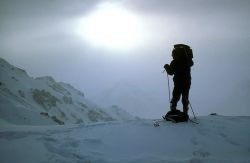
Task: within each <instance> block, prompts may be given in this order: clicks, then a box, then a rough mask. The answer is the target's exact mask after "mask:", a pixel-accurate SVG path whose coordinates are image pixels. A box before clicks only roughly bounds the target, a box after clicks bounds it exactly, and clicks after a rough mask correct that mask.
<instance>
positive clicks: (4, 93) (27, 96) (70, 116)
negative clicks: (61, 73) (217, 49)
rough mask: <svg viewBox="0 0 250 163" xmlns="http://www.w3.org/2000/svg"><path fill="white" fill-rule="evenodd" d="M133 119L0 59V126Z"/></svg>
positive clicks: (50, 79)
mask: <svg viewBox="0 0 250 163" xmlns="http://www.w3.org/2000/svg"><path fill="white" fill-rule="evenodd" d="M128 119H135V118H134V117H133V116H131V115H130V114H128V113H126V112H125V111H124V110H121V109H120V108H119V107H116V109H113V108H105V109H104V108H101V107H99V106H97V105H96V104H94V103H93V102H91V101H90V100H88V99H86V97H85V95H84V93H83V92H81V91H79V90H77V89H75V88H74V87H73V86H71V85H70V84H67V83H63V82H56V81H55V80H54V79H53V78H52V77H49V76H45V77H39V78H36V79H34V78H32V77H30V76H28V74H27V73H26V72H25V71H24V70H22V69H20V68H17V67H15V66H13V65H11V64H9V63H8V62H6V61H5V60H4V59H2V58H0V125H1V124H6V123H10V124H23V125H48V124H67V123H69V124H72V123H91V122H100V121H112V120H128Z"/></svg>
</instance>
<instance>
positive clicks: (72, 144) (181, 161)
mask: <svg viewBox="0 0 250 163" xmlns="http://www.w3.org/2000/svg"><path fill="white" fill-rule="evenodd" d="M159 121H160V122H159V123H160V126H159V127H154V125H153V120H134V121H124V122H121V121H120V122H105V123H100V122H99V123H93V124H89V125H64V126H61V125H54V126H53V125H50V126H20V125H8V124H5V125H2V126H0V144H1V146H0V162H2V163H20V162H25V163H36V162H39V163H40V162H51V163H59V162H60V163H64V162H67V163H165V162H173V163H186V162H190V163H203V162H204V163H206V162H209V163H210V162H211V163H217V162H218V163H221V162H222V163H223V162H225V163H249V162H250V126H249V124H250V117H236V116H235V117H230V116H205V117H198V120H197V121H198V122H199V124H194V123H192V122H188V123H178V124H174V123H172V122H166V121H161V120H159Z"/></svg>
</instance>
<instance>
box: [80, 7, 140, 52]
mask: <svg viewBox="0 0 250 163" xmlns="http://www.w3.org/2000/svg"><path fill="white" fill-rule="evenodd" d="M143 31H144V29H143V25H142V23H140V20H139V18H138V17H137V16H136V15H134V14H133V13H132V12H129V11H128V10H126V9H125V8H123V7H121V6H118V5H115V4H110V3H104V4H101V5H99V6H98V7H97V9H96V10H95V11H93V12H92V13H91V14H89V15H88V16H87V17H85V18H83V19H81V20H80V23H79V25H78V27H77V33H78V34H79V35H80V36H81V37H83V38H84V39H85V40H86V41H87V42H89V43H92V44H93V45H95V46H101V47H104V48H110V49H116V50H126V49H131V48H135V47H138V46H140V45H142V43H143V40H144V36H145V32H143Z"/></svg>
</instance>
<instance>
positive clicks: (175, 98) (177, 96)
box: [170, 84, 181, 110]
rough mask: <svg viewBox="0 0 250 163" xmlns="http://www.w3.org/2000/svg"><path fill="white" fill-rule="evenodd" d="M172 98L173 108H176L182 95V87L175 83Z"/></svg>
mask: <svg viewBox="0 0 250 163" xmlns="http://www.w3.org/2000/svg"><path fill="white" fill-rule="evenodd" d="M172 96H173V97H172V100H171V106H170V107H171V108H170V109H171V110H176V106H177V103H178V101H179V100H180V97H181V90H180V87H179V86H178V85H177V84H175V86H174V89H173V94H172Z"/></svg>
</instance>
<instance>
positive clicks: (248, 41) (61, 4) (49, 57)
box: [0, 0, 250, 118]
mask: <svg viewBox="0 0 250 163" xmlns="http://www.w3.org/2000/svg"><path fill="white" fill-rule="evenodd" d="M104 2H107V1H98V0H85V1H84V0H73V1H68V0H51V1H49V0H44V1H39V0H22V1H20V0H1V1H0V21H1V22H0V35H1V39H0V57H3V58H4V59H6V60H7V61H9V62H10V63H12V64H14V65H16V66H19V67H21V68H23V69H26V70H27V72H28V73H29V74H30V75H31V76H35V77H37V76H43V75H51V76H53V77H55V79H56V80H57V81H65V82H68V83H71V84H72V85H73V86H75V87H77V88H78V89H81V90H83V91H84V92H85V93H86V95H87V96H88V97H89V98H92V99H96V101H97V102H99V103H100V104H102V105H111V104H118V105H120V104H121V105H122V106H123V107H125V109H127V110H129V111H130V112H134V113H136V114H137V115H142V116H145V117H154V118H155V117H157V116H158V117H160V116H161V115H162V114H164V113H165V112H166V111H167V109H168V93H167V78H166V74H162V73H161V72H162V70H163V68H162V67H163V65H164V64H165V63H169V62H170V59H171V57H170V53H171V50H172V45H173V44H174V43H180V42H182V43H187V44H189V45H190V46H191V47H192V48H193V51H194V62H195V65H194V68H193V69H192V75H193V80H192V82H193V83H192V88H191V92H190V93H191V95H190V96H191V97H190V100H191V102H192V104H193V107H194V109H195V111H196V112H197V114H200V115H204V114H208V113H210V112H218V113H221V114H226V115H227V114H230V115H231V114H234V115H235V114H236V115H237V114H240V115H246V114H247V115H250V110H249V109H248V108H249V104H250V102H249V101H250V87H249V83H250V75H249V71H250V64H249V61H250V54H249V52H250V47H249V45H250V31H249V29H250V22H249V18H250V1H248V0H239V1H235V0H219V1H217V0H210V1H205V0H201V1H200V0H191V1H184V0H179V1H168V0H121V1H108V2H110V3H116V4H119V5H121V6H123V7H124V8H126V9H128V10H129V11H131V12H133V13H134V14H136V15H138V17H140V18H141V20H143V21H144V22H145V24H146V25H145V28H146V29H147V30H148V32H149V33H150V39H149V40H147V42H146V43H147V44H145V47H142V48H139V49H136V50H131V51H112V50H109V49H105V48H95V47H93V46H91V45H89V44H88V42H86V41H84V40H82V39H81V38H80V37H78V36H77V35H75V34H74V26H75V25H76V21H77V20H78V19H79V18H81V17H85V16H86V15H88V14H90V13H91V12H93V11H94V10H95V9H96V6H97V5H98V4H100V3H104ZM145 35H146V33H145ZM128 90H131V91H128ZM135 90H138V91H137V92H141V93H138V96H140V97H138V96H137V98H136V97H134V94H135V93H133V92H134V91H135ZM107 92H109V93H110V92H113V94H115V95H113V96H116V97H120V99H114V97H113V96H112V95H110V97H106V99H105V98H102V97H103V96H105V94H107ZM130 92H131V96H130V95H129V94H130ZM111 96H112V97H111ZM130 97H131V98H130ZM132 97H133V98H132ZM144 97H145V98H144ZM123 99H124V100H123ZM136 99H138V101H139V102H138V103H139V104H136V106H138V107H137V108H136V107H133V103H130V104H129V105H128V106H125V104H124V103H129V102H126V101H127V100H129V101H132V100H136ZM144 99H147V100H144ZM118 101H119V102H118ZM140 102H141V103H140ZM143 106H145V108H143ZM150 108H152V109H150Z"/></svg>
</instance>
